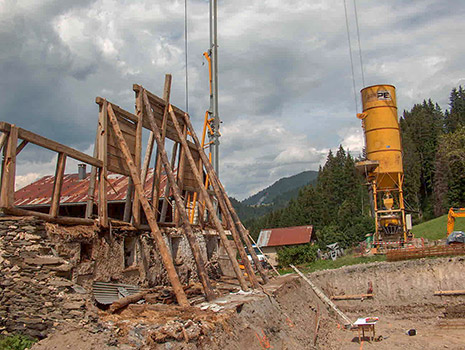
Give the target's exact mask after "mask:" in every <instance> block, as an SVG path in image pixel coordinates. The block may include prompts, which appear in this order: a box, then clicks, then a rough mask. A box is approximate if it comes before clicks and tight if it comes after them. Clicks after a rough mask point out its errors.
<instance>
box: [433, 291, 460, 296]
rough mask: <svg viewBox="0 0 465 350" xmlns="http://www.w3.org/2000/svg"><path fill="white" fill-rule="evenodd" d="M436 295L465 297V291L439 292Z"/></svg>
mask: <svg viewBox="0 0 465 350" xmlns="http://www.w3.org/2000/svg"><path fill="white" fill-rule="evenodd" d="M434 295H437V296H445V295H465V290H437V291H435V292H434Z"/></svg>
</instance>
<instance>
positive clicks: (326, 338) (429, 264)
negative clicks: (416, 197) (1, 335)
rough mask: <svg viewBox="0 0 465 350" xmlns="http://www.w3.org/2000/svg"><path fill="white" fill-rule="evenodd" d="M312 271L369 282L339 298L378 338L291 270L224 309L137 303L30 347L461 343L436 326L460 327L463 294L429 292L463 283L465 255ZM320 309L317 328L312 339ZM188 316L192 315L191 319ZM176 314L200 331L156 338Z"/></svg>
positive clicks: (334, 289)
mask: <svg viewBox="0 0 465 350" xmlns="http://www.w3.org/2000/svg"><path fill="white" fill-rule="evenodd" d="M309 277H310V278H311V279H312V280H313V281H314V282H315V283H316V284H317V285H319V286H320V287H321V288H322V289H324V290H325V292H326V293H327V295H328V296H331V295H342V294H361V293H366V292H367V288H368V284H369V282H370V284H371V285H372V288H373V293H374V298H373V299H366V300H363V301H361V300H352V301H337V302H336V303H337V305H338V306H339V307H340V308H341V309H342V310H343V311H344V312H346V313H347V314H348V316H349V317H350V318H351V319H353V320H355V319H356V318H358V317H368V316H377V317H379V318H380V320H379V322H378V324H377V325H376V338H378V339H379V341H377V342H375V341H368V338H365V339H362V341H363V344H361V343H359V339H358V336H357V333H354V332H352V331H349V330H344V329H342V327H341V326H340V324H341V323H342V322H341V321H340V320H338V319H337V318H336V317H335V315H334V313H332V312H328V311H327V309H326V306H325V305H323V304H322V303H321V301H320V300H319V299H318V298H317V297H316V296H315V294H314V293H313V291H312V290H311V289H310V288H309V286H308V285H307V284H306V283H305V282H304V281H302V280H301V279H300V278H298V277H297V276H295V275H288V276H284V277H281V278H279V279H277V280H274V281H273V282H272V283H271V284H269V285H267V287H266V288H265V290H264V292H263V293H257V294H248V295H240V294H239V295H238V294H235V295H233V294H230V295H228V296H226V297H223V298H220V299H219V300H216V301H215V304H216V305H217V306H219V308H220V309H221V310H220V311H218V312H217V311H215V314H214V316H211V315H208V314H207V313H202V312H203V311H202V310H201V309H200V308H199V307H196V308H195V310H194V309H193V310H192V311H188V310H185V312H181V313H180V314H179V315H177V314H176V312H174V313H173V312H172V311H173V310H171V311H170V312H171V313H170V315H171V316H172V317H174V318H175V319H176V317H177V320H171V321H167V318H166V317H165V318H163V317H159V316H162V315H161V314H157V313H154V314H153V313H152V314H150V313H149V314H150V315H151V317H152V320H151V322H152V325H151V326H150V327H147V325H144V324H143V322H146V321H144V319H143V318H140V317H139V316H141V317H142V316H144V315H145V314H144V313H142V314H139V316H138V317H139V318H137V317H134V315H135V313H136V314H137V310H138V309H139V308H141V306H137V307H135V308H133V309H134V310H131V308H128V309H127V310H125V311H123V312H121V314H119V315H116V316H112V318H110V317H108V316H107V317H105V316H104V315H103V317H101V321H102V322H104V323H105V322H106V327H104V330H99V331H97V332H95V333H94V334H89V332H87V333H85V334H83V332H82V331H78V330H75V331H72V332H68V333H67V334H63V333H62V334H56V335H54V336H51V337H50V338H49V339H46V340H44V341H42V342H41V343H40V344H39V345H36V347H35V348H34V350H39V349H41V350H43V349H60V347H55V345H54V344H66V345H68V344H73V345H72V348H75V349H92V348H94V349H104V350H109V349H143V350H149V349H171V350H180V349H189V350H194V349H195V350H197V349H212V350H219V349H221V350H229V349H231V350H232V349H257V350H261V349H274V350H280V349H325V350H327V349H329V350H331V349H344V350H346V349H347V350H352V349H354V350H358V349H360V348H361V347H363V348H364V349H365V350H366V349H381V350H384V349H385V350H388V349H389V350H390V349H401V348H406V349H413V350H415V349H418V350H429V349H431V350H433V349H435V350H436V349H443V348H446V349H455V350H459V349H460V350H463V349H464V348H465V345H464V344H465V334H464V332H463V331H464V328H462V329H460V328H458V329H455V328H454V329H451V328H450V327H449V328H441V327H439V322H442V321H443V320H446V321H447V320H449V319H448V317H454V320H453V321H454V322H459V323H461V324H464V327H465V322H464V321H465V319H464V315H462V314H461V313H460V312H459V313H457V312H455V311H457V310H458V309H459V305H461V304H463V303H464V299H465V298H464V297H461V296H458V297H457V296H456V297H447V298H446V297H437V296H434V295H433V294H434V291H436V290H446V289H449V290H453V289H464V287H463V286H464V284H465V283H464V282H465V260H464V259H463V258H461V257H458V258H452V259H447V258H446V259H426V260H417V261H407V262H396V263H374V264H366V265H358V266H350V267H344V268H341V269H337V270H329V271H319V272H316V273H313V274H311V275H310V276H309ZM141 309H142V308H141ZM452 311H454V312H452ZM209 312H210V313H211V311H209ZM317 313H318V315H319V330H318V332H317V334H318V337H317V342H316V345H315V346H314V340H315V338H314V336H315V329H316V319H317V318H316V315H317ZM147 315H148V314H147ZM448 315H449V316H448ZM165 316H166V314H165ZM199 319H204V320H207V321H208V322H207V323H208V324H209V326H208V327H206V328H205V327H203V326H202V325H200V323H198V320H199ZM105 320H106V321H105ZM189 320H194V322H193V323H189V322H190V321H189ZM173 322H174V323H173ZM176 322H178V324H183V325H184V327H185V328H186V329H187V331H188V332H190V331H193V330H195V327H194V328H189V327H188V326H187V324H188V323H189V324H191V325H192V324H197V325H200V328H199V329H200V331H198V332H197V335H196V336H195V337H193V338H190V335H189V334H188V337H187V338H188V339H186V337H185V336H184V337H183V336H181V335H180V337H179V338H178V340H174V339H170V338H169V337H167V338H165V339H164V340H163V342H158V341H157V339H158V340H159V339H160V338H159V335H160V331H161V330H166V329H167V325H175V326H176ZM109 324H112V325H113V328H112V331H108V325H109ZM204 325H205V323H204ZM163 327H164V328H163ZM202 327H203V328H202ZM411 328H415V329H416V331H417V335H416V336H413V337H410V336H408V335H406V334H405V331H406V330H408V329H411ZM73 332H74V333H73ZM157 332H158V334H157ZM183 332H184V331H183ZM131 335H132V336H131ZM135 335H137V336H138V337H139V338H138V339H139V341H137V339H136V337H135ZM80 339H81V340H80ZM102 340H104V341H102ZM83 341H85V343H83ZM102 343H103V344H102ZM83 344H84V346H82V345H83ZM92 344H95V345H92ZM85 345H87V347H85ZM61 348H66V347H61Z"/></svg>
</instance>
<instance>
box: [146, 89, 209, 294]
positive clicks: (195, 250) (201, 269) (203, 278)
mask: <svg viewBox="0 0 465 350" xmlns="http://www.w3.org/2000/svg"><path fill="white" fill-rule="evenodd" d="M142 99H143V103H144V106H145V111H146V113H147V119H148V121H149V123H150V125H151V126H152V131H153V134H154V137H155V141H156V143H157V147H158V152H159V155H160V158H159V160H160V163H162V164H163V167H164V168H165V172H166V176H167V177H168V181H169V183H170V185H171V189H172V191H173V196H174V200H175V202H176V206H177V207H178V208H179V213H180V216H181V220H182V223H183V227H184V232H185V235H186V238H187V241H188V243H189V246H190V248H191V251H192V255H193V257H194V261H195V264H196V267H197V272H198V276H199V279H200V282H201V283H202V286H203V289H204V292H205V296H206V298H207V300H213V299H214V298H215V293H214V291H213V289H212V286H211V284H210V280H209V279H208V274H207V272H206V269H205V263H204V260H203V258H202V254H201V252H200V247H199V245H198V243H197V240H196V237H195V234H194V231H193V230H192V226H191V225H190V223H189V219H188V217H187V212H186V208H185V207H184V203H183V200H182V196H181V191H180V189H179V187H178V185H177V183H176V178H175V176H174V173H173V170H172V168H171V164H170V162H169V160H168V155H167V154H166V150H165V145H164V139H163V138H162V133H161V131H160V129H159V128H158V126H157V125H156V123H155V118H154V116H153V112H152V110H151V108H150V103H149V101H148V98H147V95H146V93H145V90H142Z"/></svg>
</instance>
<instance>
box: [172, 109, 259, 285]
mask: <svg viewBox="0 0 465 350" xmlns="http://www.w3.org/2000/svg"><path fill="white" fill-rule="evenodd" d="M170 115H171V119H172V121H173V124H174V127H175V128H176V130H177V132H178V134H181V128H180V126H179V123H178V121H177V119H176V116H175V114H174V111H173V110H172V109H170ZM184 119H185V124H186V125H187V130H188V131H189V132H190V134H191V136H192V138H193V139H194V144H195V145H196V146H197V150H198V152H199V154H200V159H201V160H202V163H203V165H204V166H205V169H206V170H207V174H208V175H209V177H210V179H212V180H213V176H214V173H215V172H214V171H212V170H213V167H211V163H210V161H209V160H208V159H207V156H206V154H205V152H204V150H203V149H202V147H201V145H200V143H198V138H197V135H196V134H195V130H194V128H193V126H192V124H191V123H190V120H189V117H188V116H187V114H186V115H185V118H184ZM181 142H182V143H183V146H184V147H185V148H186V156H187V160H188V161H189V165H190V167H191V168H192V171H193V173H194V177H195V178H196V180H197V185H198V186H199V188H200V191H201V194H202V197H203V200H204V201H205V204H206V206H207V209H208V211H209V212H210V215H211V216H212V217H213V220H214V221H218V223H219V219H218V217H217V215H216V210H215V208H214V207H213V203H212V201H211V199H210V196H209V195H208V192H207V189H206V188H205V185H204V183H203V181H202V177H201V176H200V173H199V170H198V169H197V166H196V164H195V161H194V158H193V157H192V153H191V151H190V149H189V148H188V146H187V143H186V142H183V140H181ZM208 165H210V168H209V167H208ZM211 184H212V187H213V191H214V192H215V195H216V198H217V200H218V203H219V205H220V208H221V212H222V214H223V215H224V216H225V218H226V221H227V223H228V226H229V227H230V230H231V234H232V236H233V240H234V243H235V244H236V247H237V250H238V252H239V255H240V257H241V259H242V263H243V264H244V266H245V269H246V271H247V275H248V277H249V280H250V283H251V284H252V287H253V288H258V287H259V283H258V281H257V277H256V276H255V272H254V271H253V269H252V266H251V264H250V261H249V258H248V256H247V253H246V252H245V249H244V246H243V244H242V242H241V239H240V237H239V234H238V232H237V230H236V227H235V225H234V221H233V219H232V217H231V214H230V212H229V210H228V208H227V206H226V204H225V202H224V198H223V195H222V194H221V191H220V188H219V186H218V184H217V183H216V181H211ZM215 223H216V222H215ZM216 226H217V228H218V224H216ZM219 226H220V227H221V229H222V226H221V223H219Z"/></svg>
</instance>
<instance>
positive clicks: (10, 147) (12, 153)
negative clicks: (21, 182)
mask: <svg viewBox="0 0 465 350" xmlns="http://www.w3.org/2000/svg"><path fill="white" fill-rule="evenodd" d="M17 145H18V127H16V125H14V124H13V125H11V128H10V134H9V135H8V142H7V144H6V153H5V159H4V160H3V177H2V188H1V193H0V206H1V207H2V208H12V207H14V202H15V176H16V147H17Z"/></svg>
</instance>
